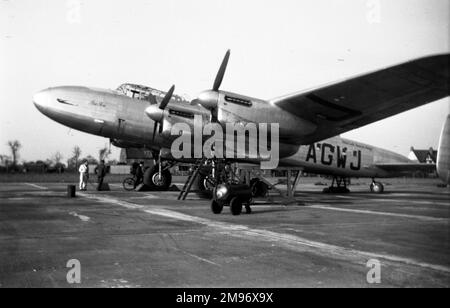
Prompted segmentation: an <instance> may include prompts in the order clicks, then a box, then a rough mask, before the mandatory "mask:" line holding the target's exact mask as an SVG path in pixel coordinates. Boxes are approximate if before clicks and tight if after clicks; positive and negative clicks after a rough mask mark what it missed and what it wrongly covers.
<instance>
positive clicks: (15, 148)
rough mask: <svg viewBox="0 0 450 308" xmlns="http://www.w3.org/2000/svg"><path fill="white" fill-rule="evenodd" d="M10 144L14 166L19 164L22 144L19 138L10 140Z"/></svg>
mask: <svg viewBox="0 0 450 308" xmlns="http://www.w3.org/2000/svg"><path fill="white" fill-rule="evenodd" d="M8 146H9V148H10V149H11V154H12V157H13V166H14V167H15V166H16V165H17V159H18V158H19V150H20V149H21V148H22V144H20V142H19V140H11V141H8Z"/></svg>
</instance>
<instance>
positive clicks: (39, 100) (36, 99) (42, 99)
mask: <svg viewBox="0 0 450 308" xmlns="http://www.w3.org/2000/svg"><path fill="white" fill-rule="evenodd" d="M33 103H34V105H35V106H36V108H37V109H39V111H41V112H44V111H45V109H47V108H48V107H49V105H50V89H45V90H42V91H39V92H37V93H36V94H34V95H33Z"/></svg>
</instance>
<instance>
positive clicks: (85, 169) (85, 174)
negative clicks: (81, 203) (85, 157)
mask: <svg viewBox="0 0 450 308" xmlns="http://www.w3.org/2000/svg"><path fill="white" fill-rule="evenodd" d="M78 171H79V172H80V190H86V187H87V181H88V179H89V166H88V162H87V161H84V162H83V163H82V164H81V166H80V168H79V169H78Z"/></svg>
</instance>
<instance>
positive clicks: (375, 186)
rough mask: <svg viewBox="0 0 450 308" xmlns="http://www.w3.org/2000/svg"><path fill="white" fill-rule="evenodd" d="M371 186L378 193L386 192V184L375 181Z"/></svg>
mask: <svg viewBox="0 0 450 308" xmlns="http://www.w3.org/2000/svg"><path fill="white" fill-rule="evenodd" d="M370 188H371V191H372V192H374V193H376V194H381V193H383V192H384V185H383V184H381V183H380V182H374V183H373V184H372V185H371V187H370Z"/></svg>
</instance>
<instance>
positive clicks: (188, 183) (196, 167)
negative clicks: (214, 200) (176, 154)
mask: <svg viewBox="0 0 450 308" xmlns="http://www.w3.org/2000/svg"><path fill="white" fill-rule="evenodd" d="M205 161H206V159H201V160H200V161H199V162H197V163H196V164H195V165H194V171H193V172H192V173H191V174H190V175H189V176H188V178H187V180H186V183H184V186H183V189H181V191H180V194H179V195H178V200H186V197H187V195H188V194H189V192H190V191H191V187H192V185H193V184H194V181H195V180H196V179H197V176H198V173H199V172H200V168H201V167H202V166H203V164H204V163H205Z"/></svg>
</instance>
